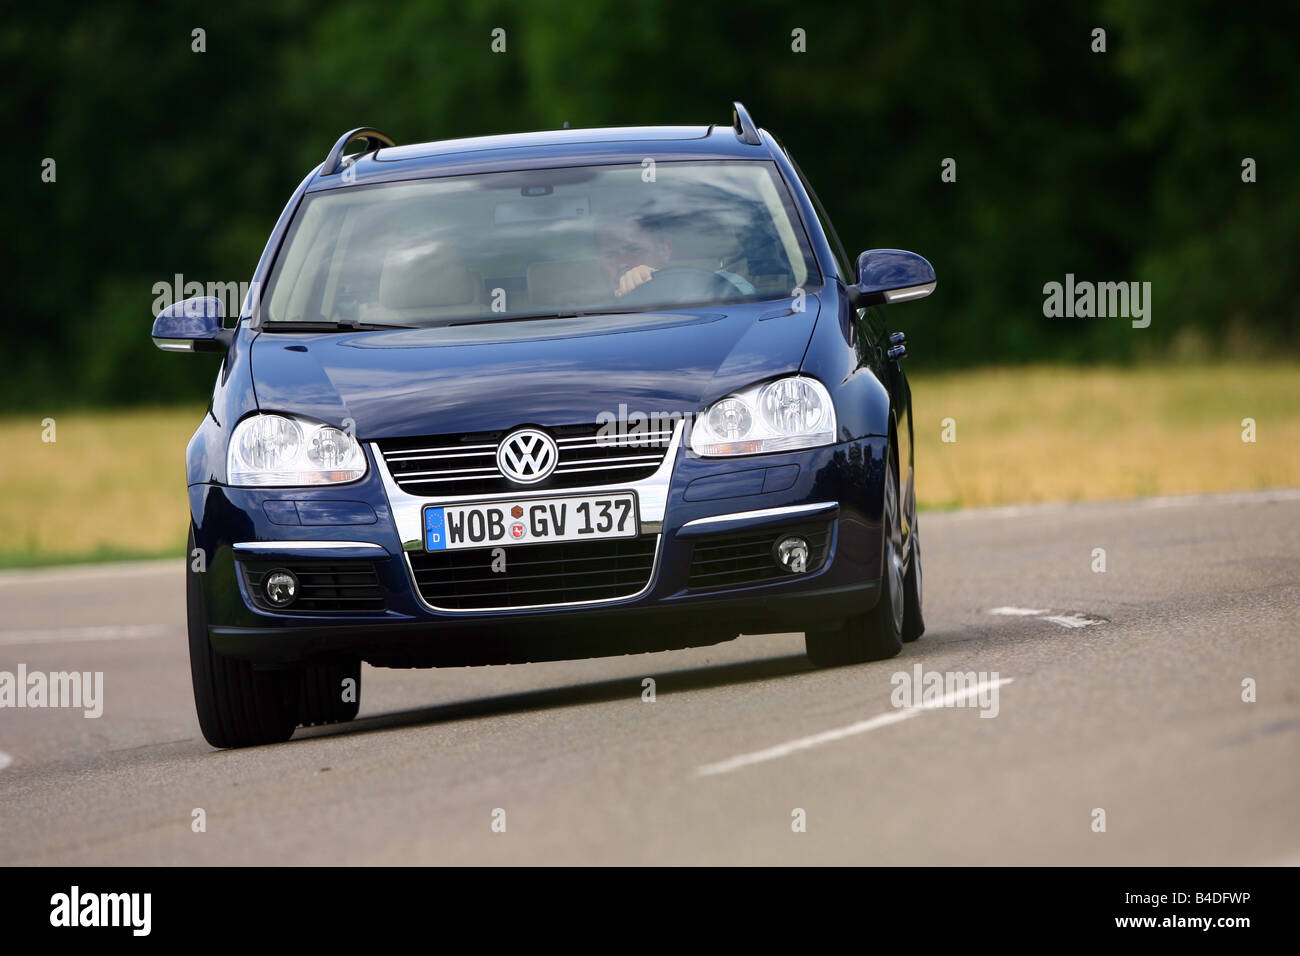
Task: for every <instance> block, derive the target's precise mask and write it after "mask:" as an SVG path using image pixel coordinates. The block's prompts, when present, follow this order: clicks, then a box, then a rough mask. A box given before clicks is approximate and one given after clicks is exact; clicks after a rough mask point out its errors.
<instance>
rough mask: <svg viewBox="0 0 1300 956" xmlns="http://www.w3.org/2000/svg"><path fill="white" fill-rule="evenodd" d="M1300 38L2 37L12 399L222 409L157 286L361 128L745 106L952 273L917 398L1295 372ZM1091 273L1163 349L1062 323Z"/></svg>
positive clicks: (247, 8)
mask: <svg viewBox="0 0 1300 956" xmlns="http://www.w3.org/2000/svg"><path fill="white" fill-rule="evenodd" d="M199 27H201V28H203V29H204V30H205V31H206V52H204V53H195V52H192V50H191V42H192V41H191V31H192V30H193V29H195V28H199ZM497 27H501V28H504V29H505V30H506V42H507V49H506V52H505V53H493V52H492V51H491V49H490V44H491V32H492V30H493V29H494V28H497ZM1096 27H1102V28H1104V29H1105V30H1106V31H1107V36H1106V41H1107V52H1105V53H1094V52H1092V50H1091V47H1092V42H1093V40H1092V30H1093V29H1094V28H1096ZM796 28H800V29H802V30H804V31H805V32H806V43H807V52H806V53H795V52H792V49H791V45H792V39H791V31H792V30H794V29H796ZM1297 37H1300V8H1297V7H1296V5H1294V4H1278V5H1270V6H1261V7H1250V6H1247V5H1244V4H1240V3H1234V2H1226V0H1216V2H1197V3H1190V4H1172V3H1162V2H1149V3H1142V2H1133V0H1126V2H1120V0H1115V2H1102V3H1100V4H1096V5H1091V4H1090V5H1083V4H1080V5H1069V6H1067V5H1058V4H1043V3H1039V2H1034V0H1004V2H990V3H981V4H969V5H966V4H962V5H958V4H942V5H939V4H927V3H910V4H898V3H890V4H885V3H879V2H865V3H858V4H828V3H822V2H815V0H809V2H800V3H797V4H796V3H791V2H789V0H784V2H773V0H759V2H750V3H745V4H743V5H742V4H721V3H703V2H700V0H664V2H658V3H655V2H635V3H628V2H626V0H582V2H580V3H574V2H569V0H530V2H527V3H524V2H516V3H501V2H491V0H489V2H481V3H480V2H474V3H467V2H465V0H435V2H412V3H405V4H401V5H394V6H390V5H380V4H367V3H351V2H333V0H316V2H311V3H307V2H304V0H288V2H282V3H265V2H249V0H228V2H225V3H223V4H221V5H216V6H205V7H202V8H199V7H196V8H193V9H186V8H184V7H182V6H180V5H171V4H166V5H163V4H159V5H150V4H145V3H142V2H137V3H135V4H126V3H119V4H100V5H82V6H79V7H75V8H72V7H69V8H66V9H65V8H59V7H51V8H49V9H36V8H30V7H29V8H26V9H24V10H22V11H18V12H15V11H12V10H11V11H10V12H9V13H8V14H7V15H6V18H5V21H4V23H3V24H0V64H2V65H3V75H4V82H3V84H0V116H3V118H4V120H3V121H4V123H5V124H6V127H7V132H8V136H7V137H6V138H7V140H8V149H7V150H5V152H4V156H3V159H2V160H0V162H3V164H4V172H5V180H4V181H5V184H6V188H5V200H6V207H7V215H6V217H5V218H6V228H5V229H4V231H3V234H0V247H2V248H0V253H2V256H3V262H4V268H5V273H6V275H5V281H4V283H3V286H2V287H0V288H2V289H3V292H2V293H0V295H3V307H4V308H3V314H4V317H5V320H6V326H7V335H6V343H5V345H6V348H5V351H6V353H7V354H8V355H9V356H10V361H9V362H8V363H7V368H6V374H5V375H4V376H3V377H0V402H2V403H3V407H4V408H7V409H17V408H29V407H50V406H51V405H59V406H63V405H69V404H81V405H85V404H114V403H135V402H142V401H148V402H157V401H159V400H170V399H172V398H175V399H193V398H195V397H201V396H203V395H205V394H206V393H207V392H208V390H209V388H210V385H211V381H212V377H213V375H214V374H215V372H216V364H215V362H214V360H213V359H211V358H199V357H194V358H188V357H186V358H181V357H177V356H167V355H164V354H162V353H159V352H157V351H156V350H155V349H153V347H152V345H151V343H150V340H149V326H150V323H151V321H152V311H151V306H152V303H153V300H154V293H153V291H152V286H153V284H154V283H155V282H160V281H163V282H170V281H171V278H172V276H173V275H174V274H175V273H181V274H183V275H184V276H185V277H186V279H188V280H199V281H202V282H207V281H222V282H226V281H236V282H238V281H247V279H248V278H250V277H251V273H252V270H253V267H254V265H255V263H256V261H257V258H258V256H259V255H260V253H261V249H262V244H263V243H264V242H265V239H266V236H267V234H268V232H269V231H270V229H271V226H272V225H273V224H274V222H275V219H276V217H277V216H278V215H279V213H280V210H281V208H282V207H283V204H284V202H285V201H286V200H287V198H288V197H289V195H290V193H291V192H292V190H293V188H294V187H295V186H296V185H297V183H298V182H299V181H300V180H301V178H302V177H303V176H304V175H305V174H306V173H307V172H308V171H309V170H310V169H311V168H312V167H313V166H314V165H315V164H316V163H318V162H320V160H321V159H322V158H323V157H324V155H325V153H326V151H327V150H328V149H329V147H330V145H331V144H332V143H333V141H334V139H335V138H336V137H337V136H338V135H339V134H340V133H341V132H342V131H344V130H346V129H348V128H351V127H353V126H360V125H366V124H370V125H375V126H378V127H380V128H381V129H385V130H387V131H388V132H389V133H391V134H393V135H394V136H395V137H396V138H397V139H398V141H399V142H418V141H423V140H432V139H441V138H452V137H461V136H473V135H483V134H492V133H504V132H514V131H521V130H531V129H546V128H555V127H559V126H560V125H562V124H563V123H564V122H565V121H568V122H569V123H571V124H572V125H573V126H575V127H580V126H606V125H639V124H676V123H701V124H704V123H710V122H718V123H726V122H729V119H730V103H731V101H732V100H733V99H740V100H742V101H743V102H744V103H745V104H746V105H747V106H748V107H749V109H750V111H751V113H753V114H754V117H755V119H756V121H757V122H758V123H759V125H761V126H764V127H766V128H768V129H769V130H771V131H772V132H773V133H774V134H775V135H776V136H777V137H778V138H779V139H781V140H782V142H783V143H784V144H785V145H786V146H787V147H788V148H789V149H790V150H791V152H792V153H793V154H794V155H795V157H796V158H797V159H798V160H799V162H800V164H801V165H802V166H803V168H804V170H805V172H806V173H807V174H808V176H809V178H810V179H811V180H812V182H813V183H814V185H815V186H816V187H817V189H818V191H819V193H820V194H821V198H822V200H823V201H824V203H825V204H826V206H827V207H828V209H829V210H830V212H831V215H832V217H833V218H834V219H835V222H836V225H837V227H838V230H839V232H840V234H841V236H842V237H843V239H844V242H845V244H846V245H847V246H848V247H849V248H850V252H851V253H856V252H857V251H859V250H861V249H866V248H870V247H875V246H890V247H902V248H909V249H914V250H916V251H918V252H920V253H922V254H923V255H925V256H927V257H928V258H929V259H930V260H931V261H932V262H933V263H934V265H935V268H936V271H937V273H938V275H939V288H938V291H937V293H936V294H935V295H934V296H933V297H931V299H929V300H927V301H925V302H920V303H916V304H911V305H907V306H905V307H902V308H903V309H905V312H902V313H892V312H891V318H892V317H894V316H895V315H896V319H895V321H896V322H898V323H901V324H902V326H903V327H905V328H906V329H907V331H908V335H909V346H910V351H911V355H912V356H913V358H912V359H911V361H913V362H918V363H923V365H924V367H941V366H954V365H969V364H981V363H991V362H997V363H1004V362H1019V361H1028V360H1042V359H1050V360H1065V361H1073V360H1109V361H1120V362H1123V361H1134V360H1140V359H1144V358H1150V357H1152V356H1158V355H1164V354H1170V353H1173V354H1180V353H1181V352H1190V353H1197V352H1199V353H1206V352H1208V353H1209V354H1210V355H1214V354H1218V353H1219V352H1221V351H1224V350H1228V351H1231V352H1233V354H1237V355H1241V354H1249V353H1251V352H1257V353H1262V352H1266V351H1277V350H1278V349H1287V350H1295V349H1296V348H1297V344H1298V342H1300V295H1298V294H1300V274H1298V273H1297V271H1296V269H1295V268H1294V266H1295V263H1296V262H1297V260H1298V259H1300V256H1298V255H1297V253H1300V172H1298V169H1297V166H1296V163H1295V162H1294V161H1293V157H1292V155H1291V147H1292V144H1293V143H1294V142H1295V141H1296V123H1297V119H1298V117H1300V96H1298V95H1297V94H1298V93H1300V71H1297V70H1296V68H1295V64H1296V57H1295V52H1294V44H1295V42H1296V38H1297ZM1247 156H1249V157H1252V158H1254V159H1255V160H1256V162H1257V164H1258V182H1256V183H1253V184H1245V183H1243V182H1242V179H1241V162H1242V159H1243V158H1244V157H1247ZM46 157H50V158H53V159H55V160H56V162H57V180H56V181H55V182H54V183H45V182H42V180H41V169H42V166H41V163H42V160H43V159H44V158H46ZM945 157H952V158H953V159H955V160H956V162H957V181H956V182H955V183H944V182H941V181H940V171H941V169H940V164H941V161H942V160H943V159H944V158H945ZM1067 272H1072V273H1074V274H1075V275H1076V277H1078V278H1079V279H1092V280H1105V281H1150V282H1152V283H1153V295H1154V303H1153V308H1152V313H1151V314H1152V324H1151V327H1150V328H1148V329H1144V330H1134V329H1131V328H1130V326H1129V323H1128V322H1127V321H1125V320H1123V319H1073V320H1069V319H1047V318H1044V317H1043V315H1042V302H1043V293H1042V287H1043V284H1044V283H1045V282H1049V281H1061V280H1063V278H1064V276H1065V274H1066V273H1067ZM15 354H16V357H17V361H14V360H13V356H14V355H15Z"/></svg>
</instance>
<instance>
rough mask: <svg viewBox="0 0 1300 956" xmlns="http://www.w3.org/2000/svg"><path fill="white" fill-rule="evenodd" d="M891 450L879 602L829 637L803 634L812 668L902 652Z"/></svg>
mask: <svg viewBox="0 0 1300 956" xmlns="http://www.w3.org/2000/svg"><path fill="white" fill-rule="evenodd" d="M894 454H895V453H894V448H893V445H892V444H891V445H890V448H889V459H888V464H887V465H886V467H885V503H884V521H883V522H882V533H883V537H884V541H883V542H882V543H881V552H882V553H881V565H880V598H879V600H877V601H876V606H875V607H873V608H872V609H871V610H870V611H868V612H867V613H865V614H858V615H855V616H854V617H851V618H849V619H848V620H847V621H845V622H844V623H843V624H841V625H840V626H839V627H838V628H835V629H834V630H829V631H808V632H806V633H805V634H804V649H805V650H806V651H807V653H808V659H809V660H810V661H812V663H813V665H814V666H816V667H839V666H842V665H844V664H862V663H865V662H867V661H883V660H886V659H887V658H890V657H893V656H894V655H895V654H897V653H898V652H899V651H901V650H902V649H903V613H904V605H905V603H906V598H905V595H904V575H903V553H902V552H903V527H902V521H901V520H900V518H899V513H898V468H897V463H896V461H895V459H894Z"/></svg>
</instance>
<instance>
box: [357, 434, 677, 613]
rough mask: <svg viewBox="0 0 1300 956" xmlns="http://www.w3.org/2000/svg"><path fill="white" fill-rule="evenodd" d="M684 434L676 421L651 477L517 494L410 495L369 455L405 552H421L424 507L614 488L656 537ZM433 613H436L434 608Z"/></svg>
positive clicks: (373, 446)
mask: <svg viewBox="0 0 1300 956" xmlns="http://www.w3.org/2000/svg"><path fill="white" fill-rule="evenodd" d="M684 431H685V422H678V423H677V425H676V427H675V428H674V429H673V437H672V441H671V442H670V443H669V445H668V451H667V452H666V453H665V454H664V457H663V460H662V461H661V462H660V463H659V467H658V468H657V469H656V470H655V472H654V474H652V475H649V476H647V477H645V478H640V479H638V480H636V481H623V482H609V483H603V484H602V483H593V484H589V485H579V486H575V487H572V488H551V489H538V488H526V487H525V488H521V489H519V490H517V491H504V492H488V493H483V492H476V493H471V494H463V495H451V494H440V493H438V492H437V491H436V489H435V490H434V491H432V492H431V493H430V494H428V495H423V494H411V493H410V492H408V491H406V490H404V489H403V488H402V487H401V486H400V485H398V484H397V481H396V480H395V479H394V478H393V475H392V472H391V471H389V469H388V463H387V462H386V461H385V460H384V453H383V451H382V450H381V449H380V447H379V444H378V443H377V442H370V443H369V444H370V451H371V454H372V455H373V456H374V459H375V470H376V471H377V472H378V474H379V478H380V480H381V481H382V482H383V485H384V493H385V494H386V495H387V496H388V506H389V509H390V510H391V511H392V513H393V522H394V523H395V524H396V525H397V535H398V537H399V538H400V539H401V542H402V549H403V550H404V551H423V550H424V516H423V512H424V506H425V505H446V504H459V503H462V502H470V501H496V500H502V499H505V500H512V501H527V500H528V499H530V498H554V497H561V496H563V497H568V496H570V495H587V494H600V493H601V492H603V491H609V490H610V489H611V488H612V487H616V488H618V490H620V491H632V492H635V493H636V498H637V514H638V516H639V518H640V528H639V531H640V533H641V534H658V533H659V532H660V530H662V527H663V520H664V510H665V508H666V507H667V505H668V485H669V483H670V482H671V481H672V476H673V467H674V466H675V465H676V463H677V456H678V454H679V452H680V451H681V447H682V435H683V433H684ZM423 480H425V481H428V480H433V479H423ZM408 569H409V563H408ZM412 585H414V580H412ZM434 610H437V608H434Z"/></svg>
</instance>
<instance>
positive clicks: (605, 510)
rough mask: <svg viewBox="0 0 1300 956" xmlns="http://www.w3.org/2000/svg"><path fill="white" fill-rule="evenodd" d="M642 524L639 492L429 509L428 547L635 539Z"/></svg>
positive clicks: (426, 515) (444, 548) (426, 513)
mask: <svg viewBox="0 0 1300 956" xmlns="http://www.w3.org/2000/svg"><path fill="white" fill-rule="evenodd" d="M637 528H638V525H637V513H636V495H635V494H633V493H632V492H630V491H629V492H618V493H615V494H608V495H583V496H581V497H569V498H527V499H521V500H519V501H509V500H507V501H493V502H491V503H483V504H468V505H443V506H432V505H430V506H428V507H426V508H425V509H424V547H425V549H426V550H428V551H455V550H459V549H462V548H499V547H505V546H508V545H512V544H544V543H549V542H552V541H591V540H595V539H597V538H635V537H636V536H637Z"/></svg>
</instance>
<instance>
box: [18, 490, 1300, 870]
mask: <svg viewBox="0 0 1300 956" xmlns="http://www.w3.org/2000/svg"><path fill="white" fill-rule="evenodd" d="M921 530H922V540H923V541H924V544H925V558H926V561H925V571H926V576H925V586H926V618H927V623H928V625H929V631H928V633H927V634H926V635H925V636H924V637H923V638H922V639H921V640H920V641H919V642H917V643H915V644H910V645H907V646H905V648H904V650H903V653H902V654H901V655H900V656H899V657H897V658H895V659H893V660H891V661H884V662H880V663H873V664H867V665H863V666H859V667H849V668H843V669H839V670H833V671H814V670H813V669H811V668H810V666H809V665H808V664H807V663H806V661H805V658H804V656H803V640H802V636H801V635H798V634H777V635H766V636H755V637H744V638H741V639H739V640H736V641H733V642H730V643H728V644H723V645H719V646H717V647H712V648H705V649H700V650H695V651H677V652H672V653H664V654H654V655H642V656H636V657H621V658H610V659H604V660H594V661H576V662H563V663H552V664H530V665H522V666H510V667H491V668H464V669H449V670H435V671H401V670H381V669H373V668H369V667H367V668H366V669H365V672H364V675H363V698H362V709H361V716H360V717H359V718H358V719H357V720H356V721H355V722H353V723H351V724H348V725H345V726H343V727H341V728H316V729H312V730H299V731H298V733H297V735H296V736H295V737H294V739H293V740H292V741H290V742H289V743H287V744H284V745H281V746H274V747H263V748H258V749H253V750H244V751H235V752H221V751H215V750H213V749H212V748H210V747H209V746H208V745H207V744H206V743H205V742H204V741H203V739H202V737H201V736H200V735H199V730H198V724H197V721H196V719H195V717H194V711H193V703H192V699H191V691H190V678H189V665H188V659H187V656H186V650H185V637H184V613H183V588H182V571H181V569H180V567H178V566H172V565H162V566H160V565H154V564H150V565H139V566H134V567H131V566H125V567H123V566H119V567H105V568H90V569H72V570H57V571H39V572H16V573H10V574H7V575H0V671H9V672H16V670H17V668H18V666H19V665H20V664H22V665H25V667H26V669H27V671H28V672H29V673H30V672H33V671H42V672H49V671H64V670H74V669H75V670H79V671H92V672H94V671H102V672H103V675H104V678H103V680H104V684H103V715H102V716H101V717H99V718H97V719H95V718H86V717H84V716H83V715H82V712H81V711H72V710H68V709H7V708H6V709H0V752H2V753H0V767H2V768H3V769H0V807H2V808H3V812H0V864H13V863H33V864H55V863H58V864H146V863H161V864H191V863H205V864H206V863H235V864H259V863H267V864H299V863H302V864H336V863H352V864H383V863H409V864H429V863H471V864H472V863H524V864H556V863H650V864H660V863H739V864H751V863H841V864H914V863H926V864H1011V863H1047V864H1064V863H1071V864H1073V863H1078V864H1277V863H1282V864H1296V863H1300V634H1298V630H1300V492H1277V493H1271V494H1269V493H1264V494H1258V495H1241V496H1219V497H1216V498H1201V499H1175V500H1166V501H1149V502H1139V503H1130V504H1100V505H1079V506H1072V507H1043V508H1024V509H1001V510H994V511H982V512H959V513H952V514H931V515H923V516H922V518H921ZM1097 548H1102V549H1104V550H1105V562H1106V570H1105V571H1104V572H1097V571H1094V570H1093V567H1094V564H1095V563H1096V562H1097V558H1096V557H1095V556H1094V549H1097ZM995 610H997V611H999V612H1000V613H992V612H994V611H995ZM1031 612H1032V613H1031ZM918 665H919V666H920V667H921V669H922V672H923V673H927V672H932V671H933V672H940V673H945V672H963V673H964V672H976V674H977V675H979V674H985V675H986V676H985V680H986V681H987V683H986V684H985V685H984V686H985V687H991V686H992V685H993V683H994V682H995V681H1000V682H1003V683H1001V684H1000V685H999V686H998V687H997V695H998V696H997V714H996V716H995V717H983V716H981V709H980V708H978V707H974V706H962V707H958V706H949V707H928V708H927V707H919V708H911V709H906V708H905V709H900V708H898V707H895V706H894V705H893V703H892V702H891V694H893V693H894V692H895V689H896V685H895V684H892V683H891V677H892V675H894V674H895V673H897V672H906V673H908V674H909V675H911V674H913V673H914V669H915V668H916V667H917V666H918ZM647 677H650V678H653V679H654V681H655V682H656V685H655V700H654V701H653V702H649V701H646V700H644V699H643V684H642V682H643V679H644V678H647ZM1247 678H1250V679H1253V680H1254V681H1255V688H1256V690H1255V693H1256V696H1257V699H1256V700H1255V701H1254V702H1245V701H1243V699H1242V695H1243V681H1244V680H1246V679H1247ZM900 692H901V688H900ZM952 700H953V702H957V701H960V702H963V703H968V702H970V703H973V701H967V700H966V698H963V697H961V696H960V694H958V695H956V696H954V697H953V698H952ZM985 703H986V704H988V706H986V707H985V708H984V712H987V713H992V706H991V698H986V700H985ZM196 808H202V809H203V811H204V815H205V821H206V829H205V830H204V831H203V832H194V829H193V828H192V821H193V819H194V810H195V809H196ZM797 810H801V811H803V813H802V815H800V814H798V813H796V811H797ZM1097 810H1103V811H1104V813H1105V830H1104V832H1099V831H1098V830H1096V829H1095V828H1096V827H1097V825H1098V821H1099V820H1100V816H1099V815H1098V814H1097V813H1096V811H1097ZM800 819H802V821H803V823H804V829H803V831H802V832H797V831H796V826H797V824H798V822H799V820H800ZM494 821H496V822H497V824H498V829H497V830H494V827H493V823H494ZM502 821H504V824H505V828H504V832H498V830H499V828H500V824H501V822H502Z"/></svg>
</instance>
